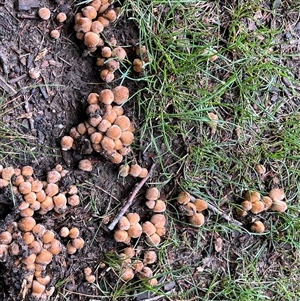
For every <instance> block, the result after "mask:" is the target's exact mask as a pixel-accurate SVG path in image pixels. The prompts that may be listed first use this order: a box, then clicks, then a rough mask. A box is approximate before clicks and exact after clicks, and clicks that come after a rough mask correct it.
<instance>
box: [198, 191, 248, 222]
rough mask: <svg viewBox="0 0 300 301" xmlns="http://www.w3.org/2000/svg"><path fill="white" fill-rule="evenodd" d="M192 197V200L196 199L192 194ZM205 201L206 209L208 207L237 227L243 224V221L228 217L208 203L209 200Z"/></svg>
mask: <svg viewBox="0 0 300 301" xmlns="http://www.w3.org/2000/svg"><path fill="white" fill-rule="evenodd" d="M192 198H193V199H194V200H195V199H196V198H195V197H194V196H193V197H192ZM206 203H207V207H208V209H210V210H211V211H213V212H214V213H215V214H217V215H220V216H221V217H222V218H224V219H225V220H226V221H228V222H229V223H231V224H234V225H236V226H239V227H241V226H243V223H241V222H239V221H237V220H236V219H234V218H233V217H230V216H229V215H228V214H226V213H224V212H223V211H221V210H219V209H218V208H217V207H216V206H214V205H212V204H210V203H209V202H206Z"/></svg>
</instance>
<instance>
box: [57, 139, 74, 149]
mask: <svg viewBox="0 0 300 301" xmlns="http://www.w3.org/2000/svg"><path fill="white" fill-rule="evenodd" d="M73 143H74V139H73V138H72V137H71V136H64V137H62V138H61V141H60V145H61V149H62V150H63V151H66V150H69V149H71V148H72V146H73Z"/></svg>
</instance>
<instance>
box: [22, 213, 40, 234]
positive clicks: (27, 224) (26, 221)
mask: <svg viewBox="0 0 300 301" xmlns="http://www.w3.org/2000/svg"><path fill="white" fill-rule="evenodd" d="M35 225H36V221H35V219H34V218H33V217H31V216H28V217H23V218H21V219H20V221H19V222H18V228H19V229H20V230H21V231H24V232H28V231H31V230H32V229H33V227H34V226H35Z"/></svg>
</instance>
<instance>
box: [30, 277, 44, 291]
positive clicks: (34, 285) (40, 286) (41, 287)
mask: <svg viewBox="0 0 300 301" xmlns="http://www.w3.org/2000/svg"><path fill="white" fill-rule="evenodd" d="M31 289H32V292H33V293H36V294H41V293H43V292H44V291H45V289H46V287H45V285H43V284H41V283H40V282H39V281H37V280H33V281H32V287H31Z"/></svg>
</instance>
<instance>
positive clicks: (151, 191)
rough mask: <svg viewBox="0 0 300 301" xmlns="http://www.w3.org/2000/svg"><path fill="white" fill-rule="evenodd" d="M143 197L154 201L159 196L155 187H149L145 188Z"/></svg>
mask: <svg viewBox="0 0 300 301" xmlns="http://www.w3.org/2000/svg"><path fill="white" fill-rule="evenodd" d="M145 197H146V199H147V200H149V201H155V200H157V199H158V198H159V197H160V192H159V190H158V189H157V188H156V187H150V188H148V189H147V190H146V195H145Z"/></svg>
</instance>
